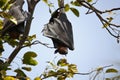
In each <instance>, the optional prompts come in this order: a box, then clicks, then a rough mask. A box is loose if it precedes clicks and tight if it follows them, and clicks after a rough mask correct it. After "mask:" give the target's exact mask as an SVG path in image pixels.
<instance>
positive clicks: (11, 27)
mask: <svg viewBox="0 0 120 80" xmlns="http://www.w3.org/2000/svg"><path fill="white" fill-rule="evenodd" d="M23 4H24V1H23V0H16V1H15V3H14V4H13V6H12V7H11V8H10V10H9V14H10V15H12V16H13V17H14V18H15V19H16V20H17V24H15V23H13V22H12V21H10V20H8V19H5V20H4V23H3V30H2V33H1V36H4V35H5V34H8V35H9V36H10V38H12V39H18V38H19V36H20V34H23V33H24V24H25V20H26V18H27V13H26V12H25V11H23V10H22V6H23Z"/></svg>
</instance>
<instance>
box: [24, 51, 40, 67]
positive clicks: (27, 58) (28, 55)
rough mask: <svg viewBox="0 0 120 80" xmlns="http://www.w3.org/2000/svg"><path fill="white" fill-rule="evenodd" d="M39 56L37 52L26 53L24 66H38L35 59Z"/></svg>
mask: <svg viewBox="0 0 120 80" xmlns="http://www.w3.org/2000/svg"><path fill="white" fill-rule="evenodd" d="M36 56H37V54H36V53H35V52H32V51H29V52H26V53H25V54H24V56H23V60H22V61H23V64H27V65H33V66H35V65H37V64H38V62H37V61H36V60H35V59H34V58H35V57H36Z"/></svg>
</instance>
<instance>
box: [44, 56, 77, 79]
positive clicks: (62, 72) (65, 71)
mask: <svg viewBox="0 0 120 80" xmlns="http://www.w3.org/2000/svg"><path fill="white" fill-rule="evenodd" d="M48 64H49V66H48V67H47V68H46V70H45V72H44V73H43V74H42V77H43V78H42V79H45V78H50V77H55V78H57V80H65V79H66V78H71V77H73V76H74V75H75V73H77V72H78V71H77V66H76V65H75V64H70V63H68V62H67V60H66V59H63V58H62V59H60V60H58V62H57V64H54V63H52V62H48Z"/></svg>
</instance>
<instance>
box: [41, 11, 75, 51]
mask: <svg viewBox="0 0 120 80" xmlns="http://www.w3.org/2000/svg"><path fill="white" fill-rule="evenodd" d="M53 21H54V22H50V23H48V24H46V25H45V27H44V29H43V35H44V36H47V37H49V38H52V39H53V41H56V40H58V42H59V43H61V44H64V45H66V46H67V47H68V48H69V49H70V50H73V49H74V43H73V32H72V25H71V23H70V22H69V21H68V19H67V16H66V14H65V13H61V14H60V16H59V18H54V19H53ZM53 43H54V42H53ZM54 46H55V47H57V43H56V42H55V43H54Z"/></svg>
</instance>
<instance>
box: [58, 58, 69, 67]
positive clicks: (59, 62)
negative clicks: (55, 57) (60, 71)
mask: <svg viewBox="0 0 120 80" xmlns="http://www.w3.org/2000/svg"><path fill="white" fill-rule="evenodd" d="M57 65H58V66H67V65H68V63H67V60H66V59H60V60H59V61H58V62H57Z"/></svg>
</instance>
